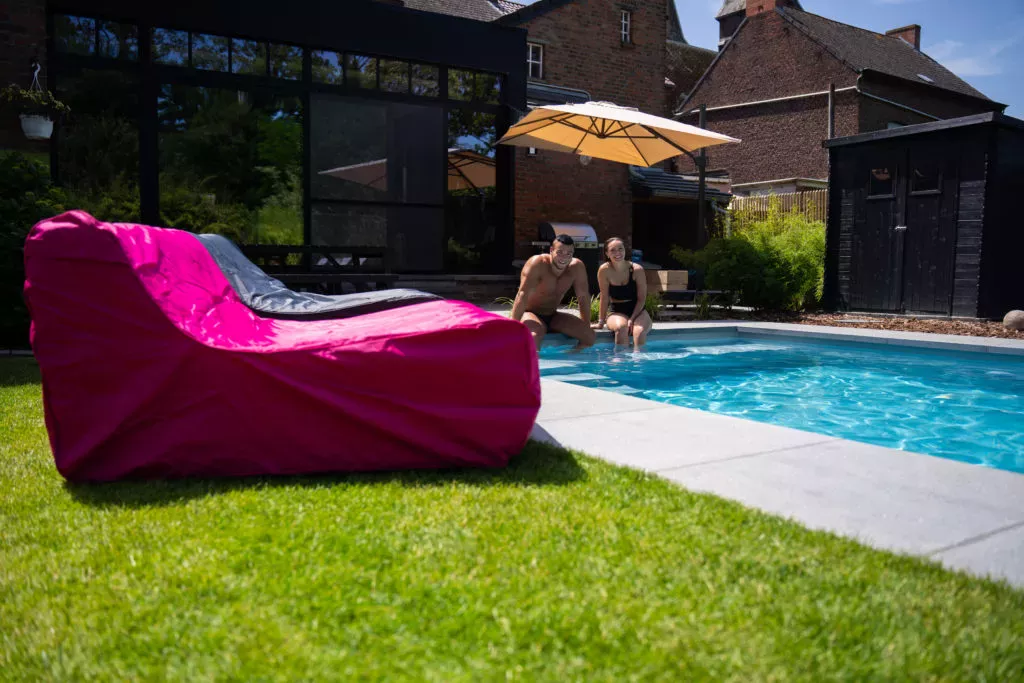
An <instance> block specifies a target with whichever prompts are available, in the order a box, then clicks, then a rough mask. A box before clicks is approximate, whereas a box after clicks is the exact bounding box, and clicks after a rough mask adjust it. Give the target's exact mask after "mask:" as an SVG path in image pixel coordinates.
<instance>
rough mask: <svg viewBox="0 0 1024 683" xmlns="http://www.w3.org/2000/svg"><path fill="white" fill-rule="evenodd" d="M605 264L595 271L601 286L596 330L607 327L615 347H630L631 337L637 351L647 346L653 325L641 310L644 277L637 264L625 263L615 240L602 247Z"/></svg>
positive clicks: (622, 249)
mask: <svg viewBox="0 0 1024 683" xmlns="http://www.w3.org/2000/svg"><path fill="white" fill-rule="evenodd" d="M604 255H605V259H606V262H605V263H603V264H602V265H601V267H600V268H599V269H598V270H597V282H598V284H599V285H601V312H600V314H599V315H598V320H597V329H601V328H602V327H604V326H605V324H607V325H608V329H609V330H611V331H612V332H614V333H615V343H616V345H620V346H625V345H628V344H629V338H630V336H632V337H633V348H634V349H639V348H640V347H641V346H643V345H644V343H646V342H647V333H648V332H650V331H651V327H652V325H653V323H652V321H651V316H649V315H647V311H645V310H644V302H645V301H646V300H647V277H646V276H645V275H644V269H643V268H642V267H640V266H639V265H638V264H635V263H633V262H631V261H628V260H626V244H625V242H623V241H622V239H620V238H618V237H612V238H610V239H608V240H607V241H606V242H605V243H604Z"/></svg>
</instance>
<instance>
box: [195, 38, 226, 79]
mask: <svg viewBox="0 0 1024 683" xmlns="http://www.w3.org/2000/svg"><path fill="white" fill-rule="evenodd" d="M230 42H231V41H230V40H229V39H227V38H224V37H222V36H211V35H209V34H206V33H193V34H192V66H193V67H195V68H197V69H205V70H207V71H227V70H228V45H229V44H230Z"/></svg>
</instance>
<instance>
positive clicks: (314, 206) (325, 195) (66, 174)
mask: <svg viewBox="0 0 1024 683" xmlns="http://www.w3.org/2000/svg"><path fill="white" fill-rule="evenodd" d="M52 20H53V27H54V35H53V36H52V39H53V42H54V46H55V50H56V51H57V52H58V53H60V54H62V55H74V56H75V57H74V58H70V57H69V58H61V59H58V60H57V61H56V62H55V65H56V67H57V73H54V74H53V76H54V84H55V88H56V89H57V94H58V96H59V97H60V98H61V99H63V100H64V101H66V102H67V103H68V104H69V105H70V106H71V109H72V112H71V114H70V115H69V116H67V117H66V118H65V120H63V121H62V122H61V125H60V126H58V127H57V130H56V131H55V136H54V139H55V140H56V149H57V156H56V159H57V165H56V167H55V171H54V172H55V173H56V175H57V176H58V177H59V179H60V181H61V184H62V185H63V186H64V187H65V189H66V191H67V192H68V193H69V196H70V197H71V201H72V203H73V204H74V205H75V206H81V207H82V208H85V209H87V210H89V211H90V212H92V213H94V214H95V215H97V216H99V217H101V218H103V219H108V220H129V221H138V220H141V219H142V216H141V214H142V211H141V208H142V207H141V206H140V190H139V187H140V174H141V173H143V172H144V173H155V174H156V175H157V177H156V178H151V177H150V178H147V180H148V182H149V183H156V185H157V186H158V188H159V206H158V208H159V213H160V215H159V217H156V218H154V220H159V222H160V223H161V224H163V225H167V226H171V227H177V228H183V229H188V230H193V231H203V232H216V233H221V234H224V235H226V236H228V237H229V238H231V239H232V240H234V241H235V242H237V243H240V244H302V243H303V242H304V241H305V240H306V238H307V237H310V236H311V239H312V242H313V243H314V244H330V245H332V246H339V247H345V246H349V247H370V248H373V249H379V250H381V251H382V252H383V254H384V256H383V257H382V258H383V260H382V261H381V263H380V264H379V265H380V267H381V268H384V267H387V268H390V269H393V270H396V271H399V272H402V271H405V272H438V271H441V270H443V269H445V268H448V269H451V270H452V271H459V270H461V271H468V272H479V271H480V270H481V269H484V270H489V269H491V268H492V267H500V266H493V265H492V264H497V263H498V262H499V261H501V260H502V259H500V258H499V259H497V260H496V254H497V250H496V248H495V245H496V243H497V241H496V239H495V232H496V228H497V226H499V225H502V224H503V218H502V217H501V216H498V215H497V210H498V202H497V194H496V189H495V186H496V163H495V152H494V149H493V146H494V143H495V141H496V139H497V130H496V115H495V114H493V113H491V112H494V111H496V110H497V109H496V106H495V105H499V104H500V103H501V101H502V99H503V93H502V90H503V86H504V81H503V79H502V77H501V76H499V75H496V74H492V73H485V72H482V71H476V70H472V69H463V68H457V67H453V66H438V65H432V64H425V63H420V62H415V61H412V60H405V59H395V58H393V57H392V56H389V55H376V54H364V53H362V52H361V51H360V52H356V53H351V52H345V51H344V48H343V47H342V48H341V49H337V50H321V49H317V50H312V49H310V50H309V53H308V57H309V59H310V66H311V76H312V82H313V86H312V87H310V88H307V84H306V83H305V82H304V69H305V66H306V65H305V61H304V60H305V57H306V56H307V52H306V50H307V49H309V48H308V47H305V46H299V45H288V44H284V43H274V42H270V40H269V39H270V38H272V37H273V36H263V38H264V39H263V40H260V39H258V38H259V36H256V38H257V39H253V38H252V37H244V36H237V35H233V36H223V35H215V34H211V33H203V32H200V31H197V30H195V29H196V28H198V27H194V26H193V27H189V26H178V27H176V28H173V29H172V28H165V27H154V28H152V29H149V28H147V30H149V31H151V33H150V36H149V37H150V38H151V45H152V59H153V62H154V63H155V64H157V65H159V67H158V68H155V69H152V70H151V69H142V70H138V69H136V68H135V67H133V66H132V65H130V64H120V65H118V64H115V63H114V62H115V60H118V61H122V62H123V61H135V62H138V60H139V59H140V56H141V51H140V42H144V41H140V35H139V28H138V26H135V25H131V24H121V23H117V22H112V21H108V20H106V19H100V18H97V17H83V16H73V15H64V14H53V15H52ZM531 49H532V48H531ZM531 55H533V56H535V57H536V58H537V61H538V65H537V66H538V70H539V69H540V68H541V67H542V64H541V62H542V59H543V55H542V52H541V51H540V50H537V51H536V54H535V55H534V53H533V52H531ZM86 66H87V67H89V68H88V69H85V70H83V67H86ZM166 67H174V68H166ZM213 72H216V73H213ZM141 73H152V74H155V77H156V79H157V83H158V85H157V86H156V87H155V88H154V89H150V88H148V87H143V84H142V83H140V81H139V79H140V77H141V76H140V74H141ZM442 74H445V78H444V79H442ZM213 86H216V87H213ZM329 86H334V87H329ZM154 90H155V92H156V93H157V94H156V95H155V96H156V102H155V103H154V102H153V101H152V100H151V101H149V102H148V103H147V102H145V101H142V99H141V98H142V97H143V95H146V96H151V93H153V92H154ZM307 98H308V99H307ZM303 102H308V103H309V109H308V110H304V109H303V105H302V103H303ZM154 106H155V108H156V111H157V126H158V128H157V130H158V133H157V135H156V145H157V148H156V149H154V150H148V149H147V150H141V149H140V121H141V120H144V119H145V116H147V114H145V112H150V111H152V108H153V107H154ZM304 123H305V125H306V126H308V129H305V130H304V128H303V125H304ZM146 139H147V140H150V139H152V138H148V137H147V138H146ZM306 141H308V145H306ZM140 152H141V154H140ZM147 152H150V153H152V156H151V155H150V154H147ZM140 157H141V159H142V160H150V159H153V158H155V159H156V160H157V161H156V163H155V164H153V166H146V167H145V168H141V161H140ZM307 167H308V168H309V173H310V176H309V178H308V195H307V194H306V192H305V188H306V187H307V185H304V183H303V178H304V176H303V174H304V172H305V170H306V168H307ZM149 186H150V185H149V184H143V187H149ZM147 196H148V195H147ZM304 198H305V199H307V200H308V201H309V202H310V204H309V206H308V214H306V213H305V212H304V211H303V209H304V206H303V200H304ZM146 208H147V210H153V209H156V208H157V207H146ZM304 215H308V216H309V217H310V222H309V224H308V225H304V221H303V219H304ZM339 253H341V252H339ZM498 256H500V254H498ZM365 265H367V264H364V266H365ZM375 265H377V264H370V267H373V266H375Z"/></svg>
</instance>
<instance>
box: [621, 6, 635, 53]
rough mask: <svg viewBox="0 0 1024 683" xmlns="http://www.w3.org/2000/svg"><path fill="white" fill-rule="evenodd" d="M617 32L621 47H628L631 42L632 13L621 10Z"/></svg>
mask: <svg viewBox="0 0 1024 683" xmlns="http://www.w3.org/2000/svg"><path fill="white" fill-rule="evenodd" d="M619 32H620V35H621V37H622V44H623V45H630V44H632V42H633V13H632V12H631V11H629V10H628V9H624V10H622V14H621V18H620V20H619Z"/></svg>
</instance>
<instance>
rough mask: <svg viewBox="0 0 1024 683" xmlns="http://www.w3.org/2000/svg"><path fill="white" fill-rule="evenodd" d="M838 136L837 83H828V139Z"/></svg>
mask: <svg viewBox="0 0 1024 683" xmlns="http://www.w3.org/2000/svg"><path fill="white" fill-rule="evenodd" d="M835 136H836V84H835V83H829V84H828V139H829V140H831V139H832V138H834V137H835Z"/></svg>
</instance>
